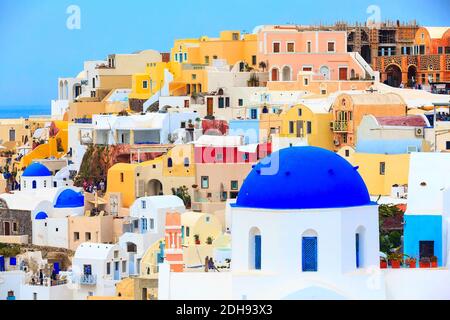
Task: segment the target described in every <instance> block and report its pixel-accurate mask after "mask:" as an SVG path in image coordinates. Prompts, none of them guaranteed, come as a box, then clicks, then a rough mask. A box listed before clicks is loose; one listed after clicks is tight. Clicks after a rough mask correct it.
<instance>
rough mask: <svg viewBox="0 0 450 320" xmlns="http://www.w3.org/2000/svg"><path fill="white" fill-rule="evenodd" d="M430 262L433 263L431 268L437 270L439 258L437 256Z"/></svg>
mask: <svg viewBox="0 0 450 320" xmlns="http://www.w3.org/2000/svg"><path fill="white" fill-rule="evenodd" d="M430 262H431V267H432V268H437V267H438V258H437V257H436V256H432V257H431V258H430Z"/></svg>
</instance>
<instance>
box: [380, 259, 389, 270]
mask: <svg viewBox="0 0 450 320" xmlns="http://www.w3.org/2000/svg"><path fill="white" fill-rule="evenodd" d="M387 267H388V263H387V261H386V259H384V258H381V259H380V268H381V269H387Z"/></svg>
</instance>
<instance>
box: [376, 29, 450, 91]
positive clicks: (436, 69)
mask: <svg viewBox="0 0 450 320" xmlns="http://www.w3.org/2000/svg"><path fill="white" fill-rule="evenodd" d="M373 67H374V69H375V70H377V71H380V73H381V81H382V82H385V83H386V84H388V85H390V86H393V87H399V86H400V85H401V83H403V85H405V86H408V87H413V86H414V85H416V84H421V85H429V84H430V83H435V82H445V81H450V27H421V28H419V29H418V30H417V33H416V36H415V39H414V45H413V46H412V47H404V48H403V50H402V52H401V55H393V56H383V57H376V58H374V60H373Z"/></svg>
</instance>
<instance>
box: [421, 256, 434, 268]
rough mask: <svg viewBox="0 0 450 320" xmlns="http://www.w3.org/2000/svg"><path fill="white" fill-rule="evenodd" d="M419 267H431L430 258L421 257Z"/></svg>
mask: <svg viewBox="0 0 450 320" xmlns="http://www.w3.org/2000/svg"><path fill="white" fill-rule="evenodd" d="M419 267H420V268H430V267H431V262H430V258H421V259H420V261H419Z"/></svg>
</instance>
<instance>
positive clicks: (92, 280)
mask: <svg viewBox="0 0 450 320" xmlns="http://www.w3.org/2000/svg"><path fill="white" fill-rule="evenodd" d="M79 283H80V284H82V285H96V284H97V276H95V275H92V274H83V275H81V276H80V281H79Z"/></svg>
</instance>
